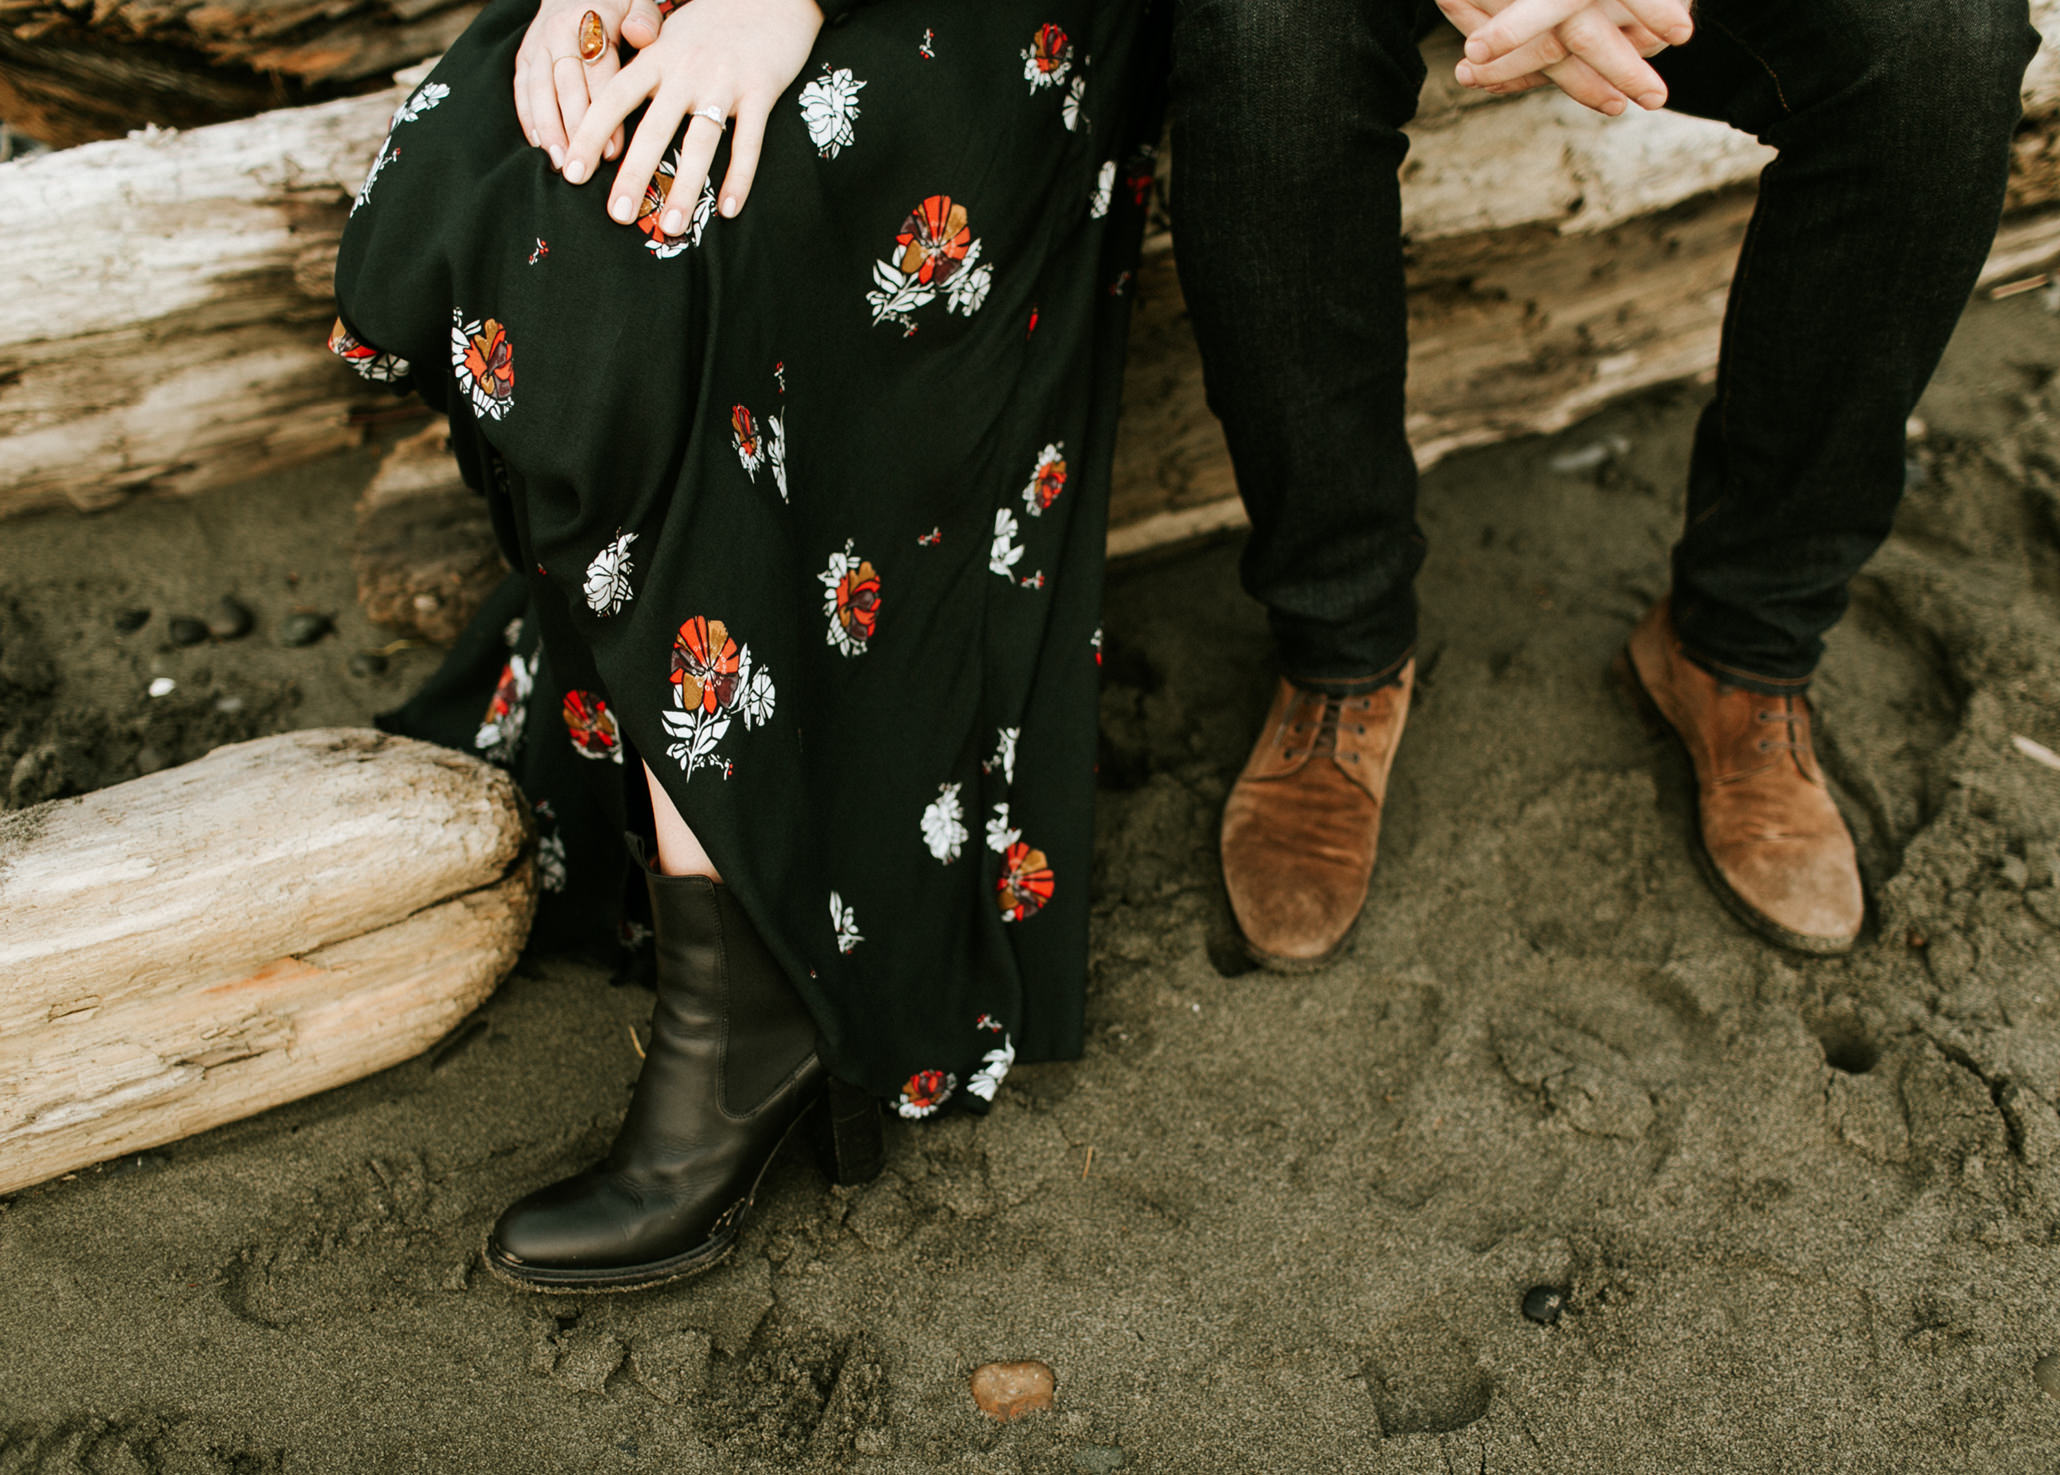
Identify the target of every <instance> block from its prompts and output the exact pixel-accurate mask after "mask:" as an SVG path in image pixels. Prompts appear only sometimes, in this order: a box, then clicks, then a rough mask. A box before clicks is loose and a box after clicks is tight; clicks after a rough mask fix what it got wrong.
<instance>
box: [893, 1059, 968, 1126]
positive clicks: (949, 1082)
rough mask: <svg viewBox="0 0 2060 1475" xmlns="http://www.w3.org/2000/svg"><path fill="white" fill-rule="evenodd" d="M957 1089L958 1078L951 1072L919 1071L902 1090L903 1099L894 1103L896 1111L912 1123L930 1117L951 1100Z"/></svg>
mask: <svg viewBox="0 0 2060 1475" xmlns="http://www.w3.org/2000/svg"><path fill="white" fill-rule="evenodd" d="M957 1087H958V1077H957V1076H954V1075H952V1074H951V1073H950V1072H949V1071H943V1070H919V1071H917V1072H916V1073H915V1074H914V1075H912V1076H910V1077H909V1078H908V1082H907V1084H906V1085H904V1086H903V1087H902V1088H901V1099H900V1100H899V1101H896V1102H895V1103H894V1109H895V1111H897V1112H899V1113H900V1114H901V1115H902V1116H904V1117H906V1118H907V1119H908V1120H910V1121H914V1120H916V1119H917V1118H919V1117H926V1116H929V1115H930V1114H931V1113H933V1112H935V1111H936V1110H937V1108H938V1107H940V1106H942V1105H943V1104H944V1103H945V1102H947V1101H949V1100H950V1099H951V1093H952V1092H953V1091H954V1090H955V1089H957Z"/></svg>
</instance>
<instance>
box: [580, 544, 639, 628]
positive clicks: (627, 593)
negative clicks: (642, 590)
mask: <svg viewBox="0 0 2060 1475" xmlns="http://www.w3.org/2000/svg"><path fill="white" fill-rule="evenodd" d="M636 540H637V535H636V534H635V533H625V532H624V531H623V530H622V529H621V528H617V529H616V530H615V536H614V537H613V538H611V539H609V540H608V546H607V547H606V548H603V549H602V550H601V551H600V552H599V553H596V554H595V555H594V561H593V562H592V563H590V564H588V565H587V579H586V592H587V608H588V609H590V610H592V611H593V612H594V613H595V614H597V615H612V614H616V613H618V612H619V611H620V610H621V609H622V607H623V606H624V605H625V604H628V603H629V602H630V599H631V598H632V597H633V596H634V595H635V593H636V591H635V590H634V589H632V588H630V585H629V576H630V574H631V573H632V572H634V568H633V565H631V563H630V561H629V545H630V544H632V543H634V542H636Z"/></svg>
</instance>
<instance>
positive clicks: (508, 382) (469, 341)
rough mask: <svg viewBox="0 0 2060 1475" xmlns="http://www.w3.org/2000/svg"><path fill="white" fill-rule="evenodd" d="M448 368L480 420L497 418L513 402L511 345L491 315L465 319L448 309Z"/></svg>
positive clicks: (460, 311) (459, 312)
mask: <svg viewBox="0 0 2060 1475" xmlns="http://www.w3.org/2000/svg"><path fill="white" fill-rule="evenodd" d="M451 371H452V373H453V374H454V375H456V377H457V381H458V384H459V386H460V387H461V388H463V389H464V391H465V393H466V394H467V395H468V396H469V397H470V398H471V400H472V411H473V413H474V414H476V415H478V416H479V417H480V418H481V419H482V420H498V419H500V418H501V417H502V416H503V415H506V414H507V413H508V410H509V408H510V406H512V405H513V404H514V402H515V357H514V346H513V344H511V343H510V342H509V340H508V330H507V328H506V327H505V326H503V325H502V324H501V323H500V321H499V320H497V319H495V318H486V319H484V320H481V319H477V318H475V319H473V320H472V321H471V322H467V321H466V320H465V310H464V309H463V308H460V307H454V308H452V309H451Z"/></svg>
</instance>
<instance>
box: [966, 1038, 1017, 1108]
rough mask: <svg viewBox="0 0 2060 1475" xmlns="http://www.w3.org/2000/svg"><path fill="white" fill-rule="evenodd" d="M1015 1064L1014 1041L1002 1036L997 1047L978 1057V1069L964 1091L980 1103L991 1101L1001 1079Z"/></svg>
mask: <svg viewBox="0 0 2060 1475" xmlns="http://www.w3.org/2000/svg"><path fill="white" fill-rule="evenodd" d="M1015 1063H1016V1045H1015V1041H1014V1040H1012V1039H1010V1038H1009V1036H1007V1035H1003V1036H1002V1037H1001V1044H1000V1045H999V1046H998V1047H996V1048H995V1049H992V1050H989V1051H988V1052H987V1053H986V1054H985V1055H982V1056H981V1057H980V1068H979V1069H978V1070H976V1071H974V1072H973V1074H972V1077H971V1079H969V1080H968V1081H967V1082H966V1090H968V1091H969V1092H971V1093H972V1094H973V1095H975V1096H978V1097H979V1098H980V1099H981V1100H982V1101H992V1100H993V1099H994V1093H995V1091H996V1090H997V1089H999V1087H1000V1086H1001V1078H1002V1077H1003V1076H1005V1075H1007V1074H1008V1073H1009V1067H1010V1066H1012V1065H1014V1064H1015Z"/></svg>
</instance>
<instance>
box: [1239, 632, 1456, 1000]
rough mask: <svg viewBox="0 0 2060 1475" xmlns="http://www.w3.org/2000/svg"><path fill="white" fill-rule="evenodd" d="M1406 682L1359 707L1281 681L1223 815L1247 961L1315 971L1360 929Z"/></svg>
mask: <svg viewBox="0 0 2060 1475" xmlns="http://www.w3.org/2000/svg"><path fill="white" fill-rule="evenodd" d="M1415 678H1416V663H1415V662H1414V661H1411V662H1410V663H1409V664H1408V665H1406V666H1404V667H1403V668H1402V676H1401V679H1400V680H1398V681H1396V682H1394V683H1393V684H1391V685H1388V686H1383V687H1381V688H1379V689H1378V690H1376V691H1370V692H1367V693H1366V694H1365V695H1364V696H1355V697H1336V696H1324V695H1323V694H1322V693H1320V692H1313V691H1305V690H1304V689H1302V688H1301V687H1298V686H1296V685H1294V684H1293V683H1291V682H1288V681H1282V682H1281V683H1280V690H1279V691H1277V692H1275V693H1274V697H1273V710H1272V711H1270V712H1268V713H1267V714H1266V726H1265V728H1264V730H1262V731H1261V732H1260V734H1259V741H1258V743H1257V744H1256V745H1255V746H1254V747H1253V749H1252V756H1251V758H1250V759H1249V760H1248V761H1247V762H1246V763H1245V771H1244V772H1243V773H1241V774H1239V775H1238V780H1237V783H1236V784H1235V785H1234V786H1233V787H1232V788H1231V791H1230V799H1229V801H1228V802H1227V803H1226V804H1225V805H1224V806H1223V884H1224V886H1225V887H1226V888H1227V889H1228V890H1229V892H1230V908H1231V910H1232V911H1233V912H1235V913H1236V914H1237V924H1238V927H1239V928H1240V929H1241V930H1242V931H1243V933H1244V940H1245V951H1246V952H1248V953H1250V954H1251V956H1252V958H1253V960H1254V961H1256V962H1258V963H1260V964H1262V965H1263V966H1265V967H1268V968H1273V969H1276V970H1278V971H1280V972H1283V973H1305V972H1308V971H1310V970H1312V969H1316V968H1320V967H1322V966H1323V965H1324V964H1325V963H1327V962H1329V961H1330V959H1331V958H1332V957H1333V956H1335V955H1336V953H1337V951H1338V949H1339V948H1340V947H1342V946H1344V942H1345V938H1346V936H1347V935H1348V934H1349V933H1350V932H1351V930H1352V924H1353V923H1354V922H1355V921H1357V920H1358V918H1359V909H1360V908H1361V907H1363V906H1364V905H1365V904H1366V885H1367V881H1368V880H1369V878H1371V876H1372V875H1373V859H1374V854H1375V852H1376V851H1377V850H1378V849H1379V846H1380V816H1381V804H1382V802H1383V801H1384V800H1385V799H1386V797H1387V792H1388V770H1389V769H1390V768H1391V767H1393V766H1394V762H1395V747H1396V745H1397V744H1398V743H1400V742H1401V740H1402V725H1403V723H1404V721H1405V720H1406V719H1407V718H1408V716H1409V693H1410V689H1411V687H1412V685H1413V684H1414V681H1415Z"/></svg>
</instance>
